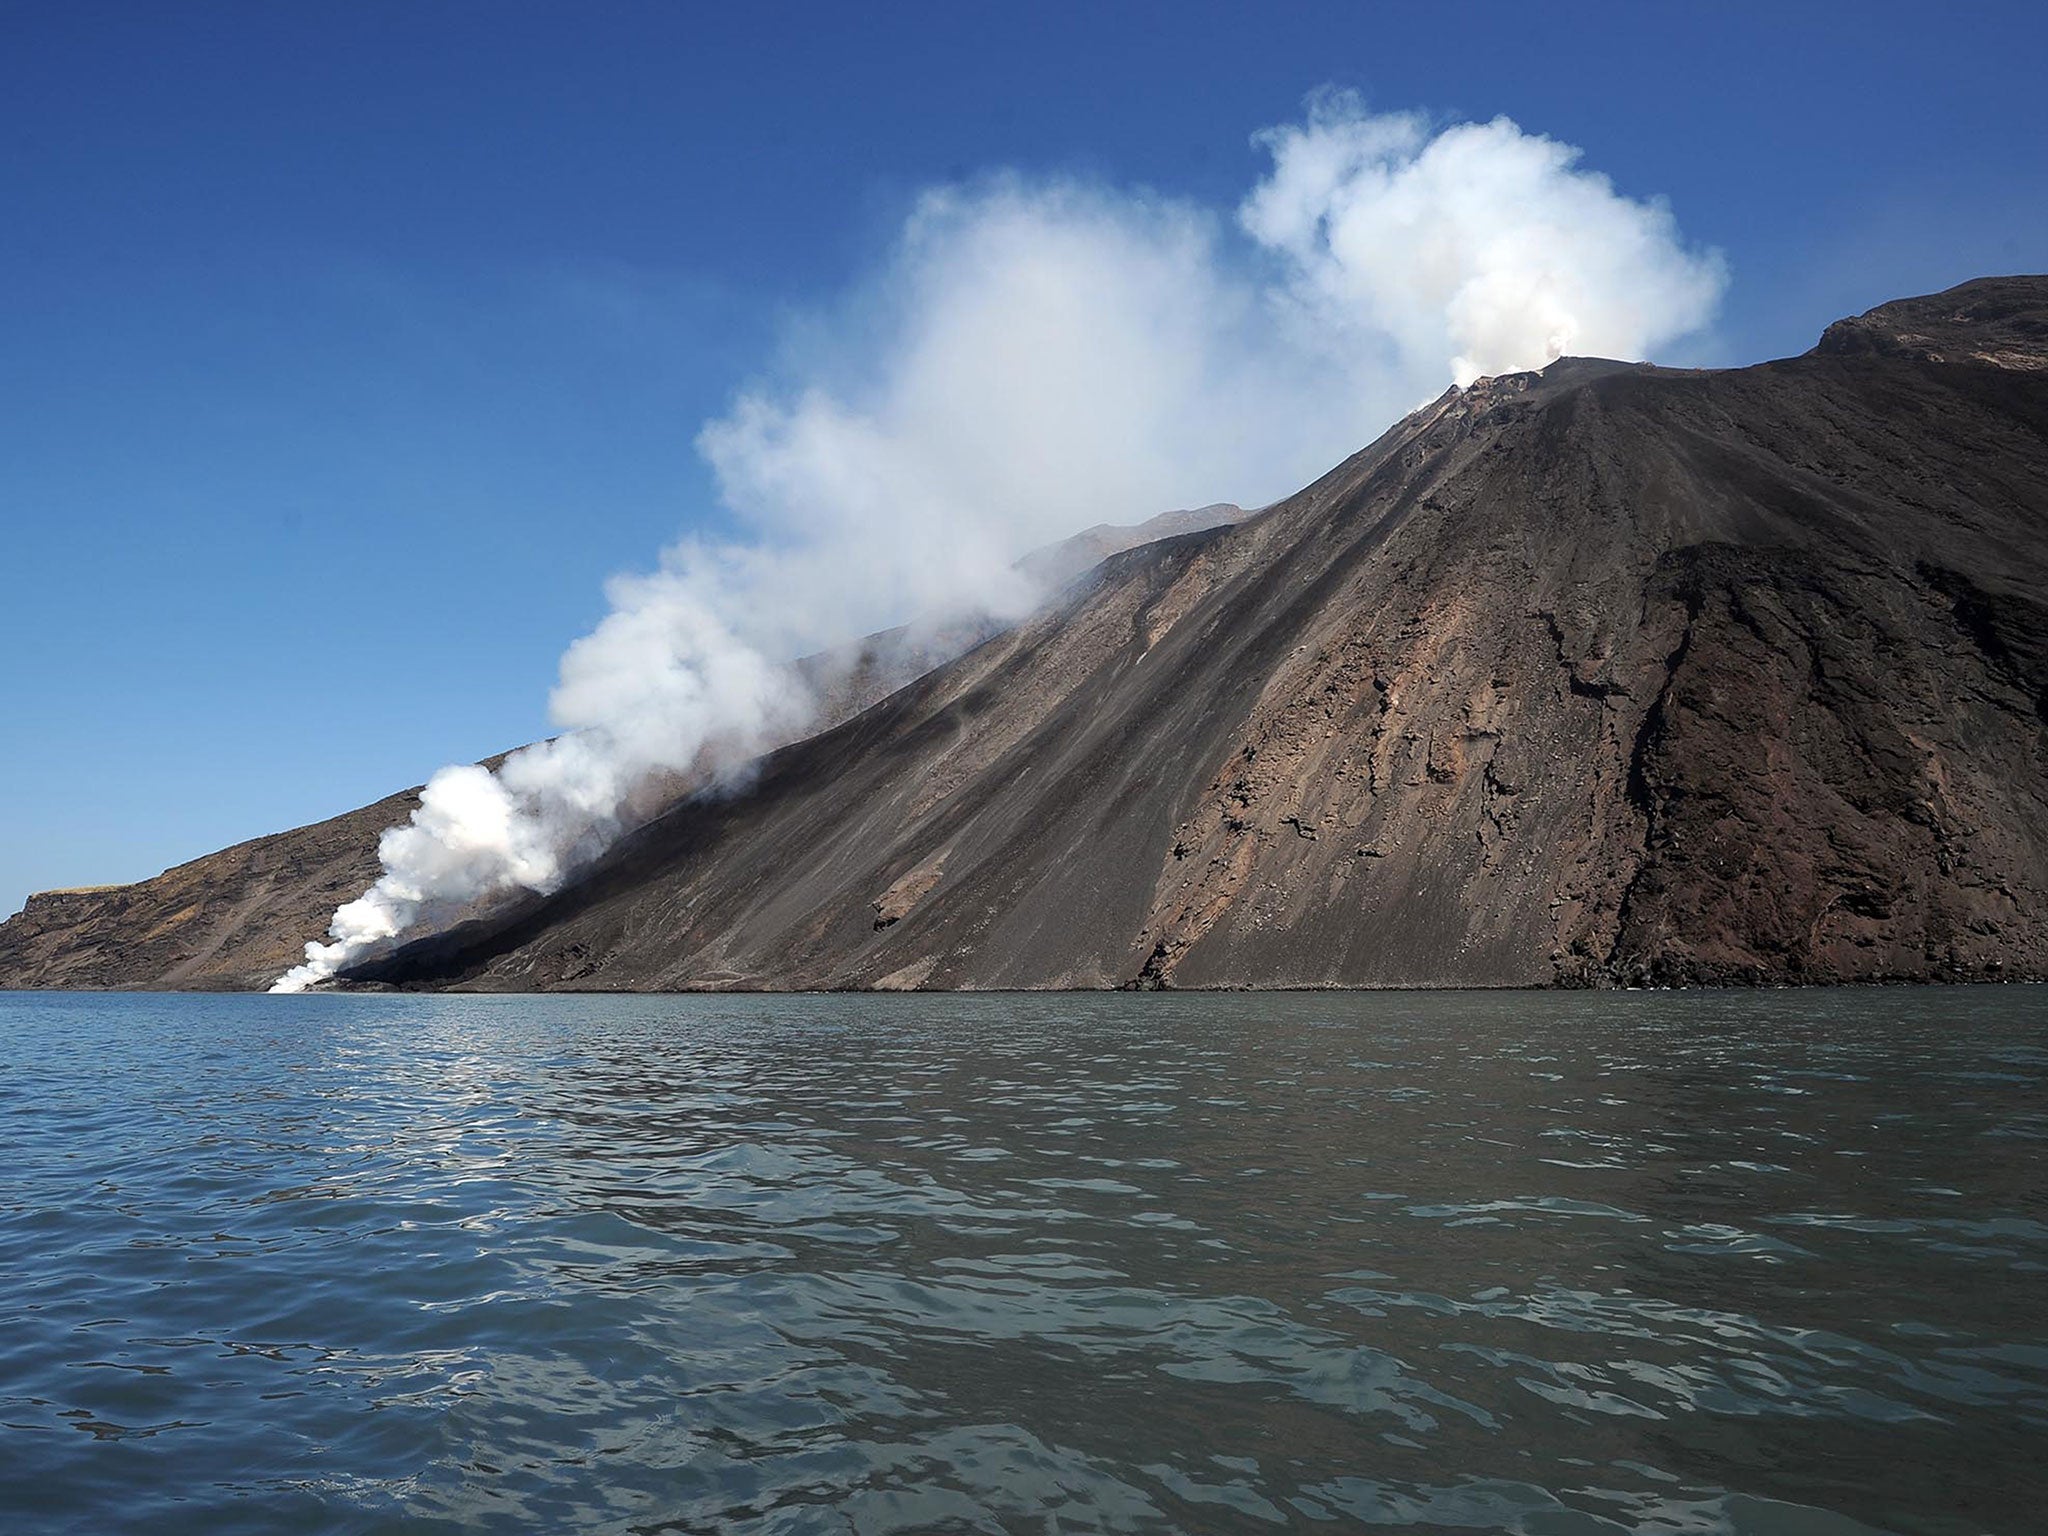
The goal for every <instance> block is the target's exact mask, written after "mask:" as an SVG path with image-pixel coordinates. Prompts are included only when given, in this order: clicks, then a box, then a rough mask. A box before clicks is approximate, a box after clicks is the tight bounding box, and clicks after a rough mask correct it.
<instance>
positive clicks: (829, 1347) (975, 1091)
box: [0, 988, 2048, 1536]
mask: <svg viewBox="0 0 2048 1536" xmlns="http://www.w3.org/2000/svg"><path fill="white" fill-rule="evenodd" d="M0 1049H4V1052H5V1067H4V1072H0V1529H5V1530H7V1531H10V1532H11V1531H30V1532H40V1531H46V1530H47V1531H58V1530H65V1531H68V1530H78V1531H93V1532H100V1531H117V1530H136V1531H143V1530H146V1531H150V1532H178V1531H194V1532H200V1531H203V1532H208V1533H214V1532H231V1531H242V1530H247V1531H266V1532H267V1531H282V1530H291V1531H383V1530H392V1531H399V1530H421V1531H429V1530H444V1529H445V1530H455V1529H462V1530H470V1529H475V1530H490V1531H498V1530H503V1531H541V1532H576V1531H599V1530H602V1531H663V1530H669V1531H760V1532H812V1531H817V1532H839V1531H852V1532H863V1533H866V1532H890V1531H954V1530H957V1531H970V1530H972V1531H983V1530H986V1531H1033V1532H1037V1531H1097V1530H1101V1531H1152V1530H1176V1529H1178V1530H1194V1531H1236V1530H1245V1531H1260V1530H1270V1529H1276V1528H1278V1529H1296V1528H1298V1529H1317V1530H1345V1529H1352V1528H1359V1527H1373V1526H1382V1527H1395V1528H1418V1529H1423V1530H1451V1531H1459V1530H1476V1531H1514V1532H1526V1533H1530V1536H1570V1533H1577V1532H1616V1531H1624V1530H1647V1531H1660V1532H1688V1533H1690V1532H1772V1533H1788V1536H1791V1533H1818V1536H1828V1533H1846V1532H1862V1531H1870V1530H1878V1531H1894V1532H1957V1533H1962V1532H1979V1531H1995V1532H2022V1531H2040V1530H2042V1529H2044V1528H2048V996H2044V995H2043V994H2042V993H2040V992H2038V991H2035V990H2031V989H2021V988H1995V989H1957V990H1951V991H1940V990H1935V991H1883V992H1844V993H1811V994H1809V993H1778V994H1765V995H1725V994H1724V995H1694V996H1672V995H1626V996H1616V995H1579V996H1570V995H1564V996H1528V995H1479V994H1438V995H1427V994H1422V995H1418V994H1379V995H1362V996H1361V995H1349V996H1344V995H1337V996H1330V995H1313V996H1311V995H1294V996H1280V997H1270V996H1269V997H1247V996H1230V997H1193V996H1170V995H1169V996H1143V997H1134V996H1106V997H997V996H983V997H969V998H922V999H920V998H859V997H833V998H632V999H615V998H521V999H468V998H444V997H334V996H329V997H306V998H263V997H251V998H196V997H164V998H137V997H126V998H103V997H84V996H66V995H49V996H12V997H6V998H0Z"/></svg>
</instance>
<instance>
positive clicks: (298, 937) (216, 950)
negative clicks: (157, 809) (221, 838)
mask: <svg viewBox="0 0 2048 1536" xmlns="http://www.w3.org/2000/svg"><path fill="white" fill-rule="evenodd" d="M1245 515H1246V514H1245V513H1244V512H1242V511H1241V510H1240V509H1239V508H1237V507H1232V506H1227V505H1216V506H1210V507H1203V508H1199V509H1197V510H1194V511H1184V512H1166V513H1162V514H1160V515H1159V516H1158V517H1155V518H1153V519H1151V520H1150V521H1149V522H1146V523H1140V524H1135V525H1132V526H1129V527H1113V526H1108V525H1104V526H1100V527H1095V528H1090V529H1088V530H1086V531H1085V532H1082V533H1079V534H1076V535H1074V536H1073V537H1072V538H1069V539H1066V540H1063V541H1061V542H1060V543H1058V544H1053V545H1049V546H1047V547H1046V548H1044V549H1041V550H1037V551H1034V552H1033V553H1032V554H1030V555H1027V556H1026V557H1025V558H1024V560H1023V561H1022V562H1020V563H1021V564H1022V565H1023V566H1024V568H1025V569H1027V570H1028V571H1030V572H1031V573H1032V574H1033V575H1034V576H1035V577H1037V578H1038V579H1039V580H1040V581H1042V582H1043V583H1045V585H1046V586H1048V587H1056V586H1059V585H1062V584H1064V583H1065V582H1067V581H1069V580H1071V579H1073V578H1074V577H1075V576H1077V575H1079V574H1081V573H1083V572H1085V571H1086V570H1087V569H1088V568H1089V567H1090V566H1092V565H1094V564H1095V563H1097V562H1098V561H1099V560H1101V559H1102V558H1103V557H1104V556H1105V555H1106V554H1109V553H1111V552H1114V551H1117V550H1123V549H1130V548H1132V547H1134V546H1136V545H1139V544H1142V543H1146V542H1148V541H1150V540H1154V539H1157V538H1160V537H1162V536H1164V535H1166V534H1168V533H1171V532H1177V531H1185V530H1188V529H1193V528H1208V527H1214V526H1217V525H1218V524H1220V523H1223V522H1229V521H1234V520H1237V519H1239V518H1242V517H1244V516H1245ZM998 628H1000V626H999V625H997V624H996V623H995V622H994V621H992V620H988V619H971V618H970V619H959V620H955V621H952V622H950V623H947V624H942V625H936V626H934V625H929V624H909V625H904V626H901V627H899V628H896V629H891V630H886V631H884V632H882V633H881V634H876V635H869V636H867V637H866V638H865V639H862V640H857V641H853V642H851V643H849V644H847V645H844V646H840V647H837V648H835V649H833V650H831V651H826V652H821V653H819V654H818V655H815V656H808V657H805V658H803V659H802V660H800V661H798V662H797V663H796V667H797V670H798V672H799V673H800V675H801V676H802V677H803V678H804V680H805V682H806V684H807V685H808V686H809V688H810V690H811V692H812V694H813V696H814V700H815V703H816V709H815V711H814V718H815V721H816V723H817V725H818V726H819V727H820V728H823V727H829V726H831V725H836V724H838V723H839V722H840V721H843V720H847V719H850V718H851V717H853V716H854V715H857V714H859V713H860V712H861V711H862V710H863V709H866V708H867V707H868V706H869V705H871V704H873V703H875V702H876V701H877V700H880V699H883V698H886V697H887V696H888V695H889V694H891V693H893V692H895V691H896V690H897V689H898V688H900V687H902V686H903V685H904V684H905V683H907V682H909V681H911V680H912V679H913V678H916V677H920V676H922V675H923V674H924V673H926V672H929V671H930V670H931V669H932V668H933V667H935V666H938V665H939V664H941V663H942V662H945V661H947V660H950V659H951V658H952V657H955V656H957V655H959V654H960V653H961V652H962V651H965V650H967V649H968V648H969V647H970V646H972V645H974V644H977V643H979V642H980V641H981V640H983V639H985V638H986V637H987V636H988V635H990V634H992V633H994V632H996V630H997V629H998ZM502 760H503V759H502V758H501V757H493V758H488V759H486V760H485V761H486V764H487V765H488V766H492V767H495V766H496V765H497V764H498V763H499V762H501V761H502ZM689 787H690V781H689V780H687V779H680V778H679V779H678V780H676V781H675V782H674V783H673V784H671V785H666V786H660V787H659V789H660V790H661V791H662V792H666V793H672V794H677V795H680V794H682V793H685V792H687V790H688V789H689ZM418 796H419V789H418V787H417V786H415V787H414V788H412V789H407V790H402V791H400V792H399V793H398V794H395V795H391V796H388V797H386V798H385V799H383V800H379V801H377V802H376V803H375V804H373V805H367V806H363V807H361V808H359V809H357V810H353V811H348V812H345V813H344V814H342V815H340V816H334V817H330V818H328V819H327V820H325V821H319V822H314V823H312V824H310V825H308V826H303V827H295V828H293V829H292V830H290V831H288V832H277V833H273V834H271V835H269V836H267V837H259V838H255V839H252V840H251V841H249V842H246V843H238V844H236V845H235V846H233V847H231V848H225V849H222V850H220V851H219V852H217V853H210V854H207V855H206V856H204V857H203V858H198V859H194V860H191V861H190V862H189V863H185V864H180V865H178V866H176V867H175V868H173V869H168V870H166V871H164V872H163V873H162V874H160V875H156V876H154V877H152V878H151V879H148V880H138V881H136V882H134V883H132V884H128V885H110V886H88V887H81V888H78V889H74V890H59V891H39V892H37V893H36V894H35V895H33V896H31V897H29V899H28V901H27V903H26V904H25V905H24V907H23V909H22V910H21V911H20V912H19V913H17V914H16V915H15V916H14V917H13V918H11V919H9V920H8V921H7V922H4V923H0V987H77V988H88V989H91V988H109V987H115V988H118V987H154V988H190V989H194V990H205V989H209V988H224V989H249V988H262V987H266V986H268V985H269V984H270V983H271V982H272V981H273V980H275V979H276V978H277V976H278V975H279V974H280V973H282V972H283V971H284V970H285V969H286V968H287V967H289V966H292V965H295V964H296V963H298V961H299V960H300V959H301V958H302V957H303V954H304V950H305V945H306V941H307V940H309V939H315V938H319V937H321V936H322V935H323V934H324V933H325V931H326V928H327V924H328V920H329V919H330V918H331V917H332V916H333V915H334V909H335V908H336V907H337V906H339V905H340V904H341V903H342V902H345V901H348V900H350V899H351V898H353V897H355V896H358V895H360V894H361V893H362V892H363V890H364V889H365V888H367V887H368V886H369V884H370V883H371V881H373V880H375V879H376V878H377V874H378V862H377V839H378V837H379V835H380V834H381V833H382V832H383V831H384V829H385V828H387V827H392V826H396V825H398V824H400V823H401V822H403V821H404V820H405V819H406V818H407V817H408V816H409V815H411V813H412V810H413V807H414V806H415V805H416V804H418Z"/></svg>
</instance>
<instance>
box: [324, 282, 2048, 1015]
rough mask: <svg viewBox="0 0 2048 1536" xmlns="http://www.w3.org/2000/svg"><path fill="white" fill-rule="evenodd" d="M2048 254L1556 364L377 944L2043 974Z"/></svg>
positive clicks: (1432, 418) (1110, 566)
mask: <svg viewBox="0 0 2048 1536" xmlns="http://www.w3.org/2000/svg"><path fill="white" fill-rule="evenodd" d="M2044 365H2048V279H2040V278H2016V279H1999V280H1987V281H1985V282H1980V283H1975V284H1968V285H1965V286H1964V287H1962V288H1959V289H1955V290H1952V291H1950V292H1949V293H1947V294H1942V295H1936V296H1932V297H1930V298H1927V299H1920V300H1912V301H1906V302H1903V303H1901V304H1897V305H1889V306H1885V307H1883V308H1881V309H1879V310H1876V311H1873V312H1872V313H1871V314H1870V315H1868V316H1865V317H1862V318H1861V319H1859V320H1856V321H1851V322H1844V323H1843V324H1842V325H1838V326H1836V327H1833V328H1832V329H1831V330H1830V331H1829V333H1828V338H1827V340H1826V341H1825V342H1824V344H1823V345H1822V346H1821V347H1820V348H1817V349H1816V350H1815V351H1814V352H1813V353H1810V354H1808V355H1806V356H1804V357H1801V358H1796V359H1791V360H1787V361H1783V362H1776V363H1769V364H1764V365H1760V366H1757V367H1753V368H1745V369H1740V370H1733V371H1727V372H1716V373H1679V372H1671V371H1666V370H1659V369H1654V368H1649V367H1644V366H1632V365H1624V364H1615V363H1602V362H1596V361H1586V360H1567V361H1565V362H1561V363H1558V364H1556V365H1554V366H1553V367H1551V368H1549V369H1547V370H1545V371H1544V372H1543V373H1541V374H1521V375H1514V376H1510V377H1505V378H1500V379H1494V380H1490V381H1482V383H1480V384H1479V385H1476V386H1474V387H1473V388H1472V389H1470V390H1467V391H1464V392H1462V393H1458V392H1453V393H1451V394H1448V395H1446V396H1445V397H1444V398H1443V399H1442V400H1440V401H1438V402H1437V403H1436V404H1435V405H1433V406H1431V407H1429V408H1426V409H1425V410H1423V411H1420V412H1418V413H1417V414H1416V415H1415V416H1413V417H1411V418H1410V419H1409V420H1407V421H1405V422H1403V423H1402V424H1401V425H1400V426H1398V427H1397V428H1395V430H1394V431H1393V432H1391V433H1389V434H1388V435H1387V437H1385V438H1384V439H1382V440H1381V441H1380V442H1379V443H1377V444H1375V445H1374V446H1373V447H1372V448H1370V449H1368V450H1367V451H1365V452H1364V453H1361V454H1359V455H1358V456H1356V457H1355V458H1353V459H1351V460H1350V461H1348V462H1347V463H1345V464H1343V465H1341V466H1339V467H1338V468H1337V469H1336V470H1334V471H1332V472H1331V473H1330V474H1329V475H1327V476H1325V477H1324V478H1323V479H1322V480H1320V481H1318V482H1317V483H1316V484H1315V485H1313V486H1311V487H1309V488H1308V489H1307V490H1306V491H1304V492H1302V493H1301V494H1299V495H1297V496H1295V497H1293V498H1291V499H1290V500H1288V501H1286V502H1283V503H1281V504H1279V505H1278V506H1277V507H1275V508H1273V509H1272V510H1270V511H1268V512H1267V513H1265V514H1264V515H1262V516H1260V517H1258V518H1256V519H1254V520H1252V521H1250V522H1248V523H1244V524H1240V525H1238V526H1236V527H1232V528H1223V529H1219V530H1214V531H1211V532H1207V533H1199V534H1193V535H1190V536H1188V537H1185V538H1180V539H1173V540H1168V541H1166V542H1164V543H1161V544H1156V545H1152V546H1148V547H1146V548H1144V549H1140V550H1136V551H1132V552H1130V553H1127V554H1123V555H1119V556H1116V557H1114V558H1112V559H1111V560H1109V561H1107V562H1105V564H1104V565H1103V566H1102V567H1100V568H1099V572H1098V575H1097V577H1096V579H1095V580H1094V581H1093V582H1092V583H1091V584H1088V585H1087V586H1085V588H1084V589H1082V590H1079V591H1077V592H1076V593H1074V594H1073V595H1072V596H1071V597H1070V598H1069V600H1068V601H1067V602H1066V603H1064V604H1063V605H1062V606H1061V607H1060V608H1059V609H1057V610H1056V611H1054V612H1051V613H1048V614H1046V615H1043V616H1041V617H1040V618H1038V619H1037V620H1035V621H1033V622H1031V623H1029V624H1027V625H1025V626H1023V627H1021V628H1019V629H1016V630H1014V631H1011V632H1009V633H1006V634H1004V635H1001V636H998V637H996V638H994V639H992V640H990V641H988V642H987V643H985V644H983V645H982V646H980V647H978V648H977V649H976V650H974V651H973V652H971V653H970V654H968V655H967V656H965V657H963V658H962V659H960V660H958V661H956V662H954V663H952V664H951V665H949V666H947V667H945V668H943V669H941V670H940V671H938V672H936V673H934V674H932V675H930V676H928V677H926V678H925V679H923V680H922V681H920V682H918V683H917V684H915V685H913V686H912V687H910V688H908V689H906V690H904V691H902V692H900V693H898V694H896V695H894V696H892V697H891V698H889V699H887V700H886V701H884V702H883V703H881V704H879V705H877V706H876V707H874V708H872V709H870V710H868V711H867V712H865V713H864V714H862V715H861V716H860V717H859V718H857V719H854V720H852V721H850V722H849V723H847V724H846V725H844V726H841V727H840V728H839V729H837V730H834V731H831V732H828V733H826V734H823V735H820V736H817V737H814V738H812V739H810V740H807V741H804V742H801V743H798V744H796V745H794V746H791V747H788V748H785V749H784V750H782V751H780V752H778V753H776V754H774V755H773V756H772V757H771V758H769V759H768V760H767V761H766V763H765V765H764V771H763V774H762V777H761V780H760V783H759V786H758V789H757V790H756V792H755V793H753V794H751V795H749V796H747V797H746V798H744V799H740V800H733V801H727V802H723V803H696V802H692V803H686V804H684V805H682V806H680V807H679V808H678V809H676V810H675V811H673V812H671V813H670V814H669V815H667V816H665V817H663V818H662V819H661V820H659V821H657V822H655V823H653V824H651V825H649V826H648V827H646V828H644V829H643V830H642V831H641V832H640V833H638V834H636V835H635V836H634V837H633V838H632V839H630V840H629V841H628V842H627V843H625V844H623V845H622V846H621V847H619V848H618V849H616V850H615V851H614V853H613V855H612V856H611V857H609V858H608V859H607V860H606V861H604V862H603V863H602V864H601V865H600V866H599V867H598V868H596V869H595V870H593V871H592V872H591V874H590V875H589V876H588V878H586V879H585V880H584V881H582V882H580V883H579V884H578V885H577V886H575V887H574V888H572V889H570V890H567V891H564V892H562V893H560V894H559V895H557V896H556V897H554V898H552V899H550V900H547V901H544V902H538V903H535V904H533V905H532V906H530V907H529V908H528V909H527V910H525V911H523V912H520V913H517V914H514V915H512V916H511V917H510V918H509V919H507V920H505V921H502V922H499V923H496V924H494V925H490V926H488V927H475V928H471V929H467V930H463V931H458V932H456V933H452V934H448V935H443V936H440V937H438V938H436V939H432V940H428V941H425V942H423V943H420V944H417V945H414V946H412V947H410V948H408V949H406V950H404V951H401V952H400V953H398V954H397V955H395V956H392V957H390V958H389V959H387V960H386V961H384V962H382V963H380V964H377V965H374V966H371V967H368V968H366V969H365V970H364V971H363V972H361V973H359V977H360V979H363V980H376V981H385V982H391V983H397V984H401V985H436V986H447V985H458V986H468V987H477V988H487V989H489V988H545V987H565V986H573V987H583V988H610V987H618V988H681V987H722V986H740V987H869V986H878V987H895V986H925V987H1003V986H1017V987H1024V986H1031V987H1042V986H1114V985H1121V984H1138V985H1176V986H1315V985H1346V984H1350V985H1360V984H1394V983H1426V984H1455V983H1473V984H1531V983H1552V982H1564V983H1577V982H1598V981H1608V980H1639V979H1640V980H1658V981H1676V982H1688V981H1720V980H1745V981H1775V980H1825V979H1876V978H1894V977H1896V978H1918V977H1958V976H1991V975H2041V974H2044V973H2048V915H2044V914H2048V909H2044V897H2048V756H2044V753H2048V736H2044V723H2048V611H2044V608H2043V606H2042V604H2041V602H2040V601H2039V599H2038V598H2037V596H2036V594H2038V593H2040V592H2042V591H2043V590H2044V588H2043V577H2044V576H2048V372H2044V371H2043V370H2044Z"/></svg>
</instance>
